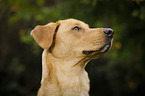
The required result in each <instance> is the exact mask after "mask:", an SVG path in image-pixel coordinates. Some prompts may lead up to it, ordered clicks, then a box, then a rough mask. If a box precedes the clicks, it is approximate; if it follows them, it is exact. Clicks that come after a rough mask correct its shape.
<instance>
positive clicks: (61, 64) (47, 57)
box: [41, 49, 89, 96]
mask: <svg viewBox="0 0 145 96" xmlns="http://www.w3.org/2000/svg"><path fill="white" fill-rule="evenodd" d="M42 55H43V56H42V80H41V84H43V83H44V82H45V83H49V82H50V84H54V85H53V86H57V88H58V87H59V91H61V93H62V92H63V93H73V94H74V93H77V94H79V93H80V94H81V93H85V94H88V91H89V79H88V74H87V72H86V71H85V70H84V67H85V65H86V63H85V62H84V60H85V59H83V58H74V59H71V60H69V58H66V59H63V60H62V59H59V58H56V57H54V56H53V55H52V54H51V53H49V52H48V50H47V49H45V50H44V52H43V54H42ZM50 86H51V85H50ZM68 90H69V91H71V92H67V91H68ZM72 90H73V91H72ZM74 91H75V92H74ZM63 93H62V94H63ZM80 94H79V95H80ZM67 95H68V94H67ZM83 96H88V95H83Z"/></svg>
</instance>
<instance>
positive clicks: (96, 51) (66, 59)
mask: <svg viewBox="0 0 145 96" xmlns="http://www.w3.org/2000/svg"><path fill="white" fill-rule="evenodd" d="M113 34H114V32H113V30H112V29H110V28H89V26H88V25H87V24H85V23H84V22H82V21H79V20H75V19H67V20H60V21H58V22H56V23H48V24H47V25H44V26H40V25H38V26H36V27H35V29H34V30H32V31H31V35H32V36H33V37H34V39H35V40H36V42H37V43H38V44H39V45H40V46H41V47H42V48H43V49H44V52H43V54H42V80H41V87H40V89H39V91H38V96H89V93H88V92H89V78H88V74H87V72H86V71H85V69H84V68H85V66H86V64H87V63H88V62H89V61H90V60H92V59H95V58H97V57H98V56H99V55H100V54H102V53H105V52H106V51H108V50H109V49H110V47H111V43H112V40H113Z"/></svg>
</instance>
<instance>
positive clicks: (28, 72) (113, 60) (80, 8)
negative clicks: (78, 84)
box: [0, 0, 145, 96]
mask: <svg viewBox="0 0 145 96" xmlns="http://www.w3.org/2000/svg"><path fill="white" fill-rule="evenodd" d="M67 18H75V19H79V20H81V21H84V22H85V23H87V24H89V25H90V27H107V28H108V27H110V28H112V29H113V30H114V31H115V36H114V41H113V46H112V49H111V50H110V51H109V52H107V53H106V54H104V55H102V56H101V58H99V59H96V60H92V61H91V62H90V63H89V64H88V65H87V66H86V70H87V72H88V73H89V78H90V81H91V82H90V87H91V88H90V96H145V58H144V57H145V51H144V50H145V1H144V0H0V95H1V96H36V94H37V91H38V89H39V87H40V80H41V54H42V51H43V49H41V48H40V47H39V46H38V45H37V44H36V42H35V41H34V40H33V38H32V37H31V36H30V32H31V30H32V29H33V28H34V27H35V26H36V25H45V24H47V23H49V22H56V21H57V20H62V19H67Z"/></svg>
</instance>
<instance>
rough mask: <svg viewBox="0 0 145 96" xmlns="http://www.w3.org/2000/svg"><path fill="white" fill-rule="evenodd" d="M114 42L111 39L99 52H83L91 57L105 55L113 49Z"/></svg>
mask: <svg viewBox="0 0 145 96" xmlns="http://www.w3.org/2000/svg"><path fill="white" fill-rule="evenodd" d="M112 41H113V39H110V40H109V41H108V42H107V43H106V44H105V45H104V46H102V47H101V48H100V49H99V50H87V51H86V50H85V51H83V52H82V53H83V54H84V55H91V54H93V53H94V54H103V53H105V52H107V51H109V49H110V48H111V46H112Z"/></svg>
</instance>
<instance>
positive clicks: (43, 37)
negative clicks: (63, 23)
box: [31, 22, 59, 49]
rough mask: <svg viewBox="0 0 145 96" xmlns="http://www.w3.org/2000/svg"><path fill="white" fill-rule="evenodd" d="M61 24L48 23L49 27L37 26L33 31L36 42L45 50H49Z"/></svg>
mask: <svg viewBox="0 0 145 96" xmlns="http://www.w3.org/2000/svg"><path fill="white" fill-rule="evenodd" d="M58 25H59V22H57V23H48V24H47V25H44V26H40V25H37V26H36V27H35V28H34V29H33V30H32V31H31V35H32V36H33V38H34V39H35V41H36V42H37V43H38V44H39V46H41V47H42V48H43V49H48V48H49V47H50V46H51V44H52V42H53V36H54V34H55V30H56V28H57V26H58Z"/></svg>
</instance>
